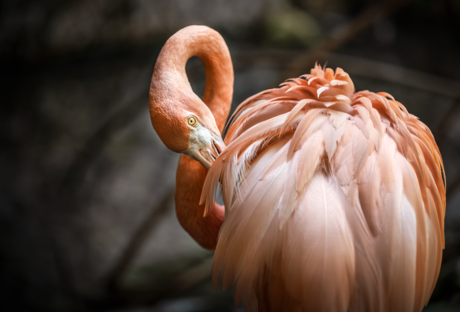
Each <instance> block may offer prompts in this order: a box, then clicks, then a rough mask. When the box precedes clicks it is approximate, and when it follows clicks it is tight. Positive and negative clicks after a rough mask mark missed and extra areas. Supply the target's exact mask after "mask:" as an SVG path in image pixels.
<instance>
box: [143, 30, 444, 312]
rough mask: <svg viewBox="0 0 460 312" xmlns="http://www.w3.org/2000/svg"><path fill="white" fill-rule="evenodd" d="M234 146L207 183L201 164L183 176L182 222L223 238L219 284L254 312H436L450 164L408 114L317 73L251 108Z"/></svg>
mask: <svg viewBox="0 0 460 312" xmlns="http://www.w3.org/2000/svg"><path fill="white" fill-rule="evenodd" d="M195 27H196V26H195ZM195 30H196V29H195ZM188 31H189V32H190V33H192V32H193V29H191V28H188ZM205 66H206V65H205ZM207 79H208V77H207ZM153 83H154V81H153V79H152V84H153ZM221 105H224V104H221ZM211 110H212V109H211ZM218 126H219V127H221V126H222V123H219V125H218ZM219 129H221V128H219ZM225 143H226V145H227V147H226V149H225V150H224V151H223V152H222V153H221V154H220V155H219V156H218V157H217V158H216V159H215V160H213V164H212V166H211V167H210V170H209V172H207V174H206V171H200V173H199V174H198V173H193V172H195V171H196V170H203V169H204V168H203V167H201V169H198V167H199V163H197V162H196V161H195V160H191V159H189V160H186V159H185V158H187V156H182V158H181V161H180V164H179V166H180V168H179V171H178V174H177V178H178V184H177V185H178V192H179V194H181V195H179V198H178V197H177V196H176V211H178V218H179V220H182V221H181V224H183V225H184V224H185V226H184V228H186V230H187V231H189V233H191V235H192V236H193V237H194V238H195V239H196V240H197V241H198V242H200V244H202V245H203V246H204V244H203V243H201V241H202V239H203V237H208V238H209V239H210V236H212V238H213V239H214V240H212V241H209V242H207V243H206V244H207V245H206V246H204V247H206V248H209V249H213V247H215V256H214V261H213V280H214V285H215V286H218V285H223V287H224V288H225V287H227V286H230V287H233V289H234V291H235V300H236V303H237V304H238V305H240V304H242V305H244V306H245V307H246V309H247V310H248V311H254V312H255V311H401V312H405V311H421V310H422V309H423V307H424V305H426V303H427V302H428V300H429V298H430V296H431V293H432V291H433V288H434V286H435V283H436V280H437V276H438V273H439V269H440V265H441V256H442V249H443V247H444V213H445V186H444V182H443V163H442V159H441V155H440V152H439V149H438V147H437V145H436V143H435V141H434V138H433V136H432V134H431V132H430V130H429V129H428V128H427V127H426V126H425V125H424V124H423V123H422V122H421V121H419V120H418V119H417V118H416V117H415V116H413V115H411V114H409V113H408V112H407V110H406V109H405V107H404V106H403V105H402V104H401V103H399V102H397V101H395V100H394V99H393V97H391V96H390V95H389V94H386V93H372V92H369V91H362V92H358V93H355V92H354V85H353V82H352V80H351V79H350V77H349V76H348V74H347V73H345V72H344V71H343V70H342V69H340V68H337V69H336V71H335V72H334V71H333V70H332V69H329V68H327V69H324V70H323V69H322V68H321V67H320V66H316V67H315V68H314V69H312V70H311V73H310V74H308V75H303V76H301V77H300V78H296V79H290V80H288V81H286V82H285V83H284V84H282V85H281V87H280V88H277V89H271V90H267V91H263V92H261V93H259V94H257V95H255V96H253V97H251V98H249V99H247V100H246V101H245V102H243V103H242V104H241V105H240V106H239V107H238V109H237V110H236V112H235V113H234V114H233V116H232V118H231V119H230V122H229V129H228V133H227V136H226V139H225ZM184 157H185V158H184ZM202 163H203V162H202ZM204 165H205V164H204ZM188 166H190V168H192V167H193V170H192V171H190V172H191V173H192V174H190V172H189V173H187V167H188ZM204 170H205V169H204ZM219 181H220V182H221V184H222V193H223V197H224V203H225V219H224V215H223V208H222V207H221V206H218V205H216V204H215V203H214V198H213V197H214V194H215V193H216V190H217V187H218V182H219ZM187 183H190V185H188V184H187ZM197 190H198V191H199V190H202V193H201V202H200V204H199V203H197V202H195V201H196V200H197V198H198V197H199V194H198V192H197ZM190 192H191V194H193V196H192V195H190ZM192 197H193V198H192ZM184 198H187V200H184ZM190 201H192V202H190ZM203 204H205V206H203ZM185 207H187V209H186V208H185ZM203 212H204V214H205V216H204V217H202V216H201V213H203ZM206 220H208V221H206ZM200 222H201V223H200ZM206 222H208V224H206ZM219 228H220V230H219ZM206 229H208V232H206ZM217 232H218V236H217Z"/></svg>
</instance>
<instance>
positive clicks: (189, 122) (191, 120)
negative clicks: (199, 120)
mask: <svg viewBox="0 0 460 312" xmlns="http://www.w3.org/2000/svg"><path fill="white" fill-rule="evenodd" d="M187 122H188V124H189V125H190V126H194V125H196V118H195V117H189V118H187Z"/></svg>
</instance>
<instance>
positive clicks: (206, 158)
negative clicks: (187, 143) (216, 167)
mask: <svg viewBox="0 0 460 312" xmlns="http://www.w3.org/2000/svg"><path fill="white" fill-rule="evenodd" d="M210 133H211V140H207V141H208V144H206V146H203V147H199V148H192V149H189V150H188V151H187V153H186V154H187V155H188V156H190V157H192V158H193V159H195V160H197V161H199V162H200V163H201V164H202V165H203V166H204V167H205V168H206V169H208V170H209V168H211V166H212V164H213V163H214V161H215V160H216V159H217V157H219V155H220V154H222V152H223V151H224V150H225V148H226V146H225V143H224V142H223V141H222V138H221V137H220V135H216V134H214V133H213V132H210Z"/></svg>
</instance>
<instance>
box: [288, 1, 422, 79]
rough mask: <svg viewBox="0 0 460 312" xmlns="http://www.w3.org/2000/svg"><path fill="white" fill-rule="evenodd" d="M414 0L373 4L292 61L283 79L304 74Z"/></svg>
mask: <svg viewBox="0 0 460 312" xmlns="http://www.w3.org/2000/svg"><path fill="white" fill-rule="evenodd" d="M413 1H414V0H389V1H384V2H381V3H378V4H376V5H373V6H371V7H370V8H368V9H367V10H365V11H364V12H362V13H361V14H360V15H359V16H358V17H357V18H356V19H354V20H353V21H352V22H350V23H349V24H348V25H346V26H344V27H342V28H340V29H339V30H338V31H337V32H336V33H334V34H332V35H331V36H330V37H329V38H327V39H325V40H323V41H322V42H320V43H319V44H317V45H316V46H315V47H313V48H312V49H311V50H310V51H309V52H308V53H307V54H305V55H302V56H300V57H298V58H297V59H295V60H294V61H292V62H291V63H290V64H289V65H288V66H287V69H286V70H285V71H284V73H283V74H282V77H281V78H282V80H284V79H287V78H291V77H296V76H299V75H301V74H304V73H305V72H307V71H308V70H309V69H310V68H311V67H312V65H313V64H314V63H315V62H316V61H319V60H322V59H323V58H324V57H325V56H327V53H329V52H332V51H334V50H337V49H338V48H340V47H341V46H343V45H344V44H346V43H347V42H349V41H350V40H351V39H353V38H354V37H356V36H357V35H358V34H359V33H361V32H362V31H363V30H365V29H366V28H368V27H369V26H371V25H372V24H373V23H375V22H377V21H379V20H380V19H382V18H384V17H385V16H387V15H391V14H392V13H394V12H396V11H398V10H400V9H402V8H403V7H404V6H406V5H408V4H409V3H412V2H413Z"/></svg>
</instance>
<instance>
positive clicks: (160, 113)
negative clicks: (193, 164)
mask: <svg viewBox="0 0 460 312" xmlns="http://www.w3.org/2000/svg"><path fill="white" fill-rule="evenodd" d="M154 102H156V101H154ZM174 102H175V103H174V105H164V104H165V103H162V104H163V105H151V109H150V116H151V120H152V125H153V128H154V129H155V131H156V132H157V134H158V136H159V137H160V139H161V140H162V141H163V143H164V144H165V145H166V147H168V148H169V149H170V150H172V151H174V152H177V153H183V154H186V155H188V156H189V157H191V158H193V159H195V160H197V161H199V162H200V163H201V164H202V165H203V166H204V167H205V168H206V169H209V168H210V167H211V165H212V163H213V162H214V161H215V159H216V158H217V156H219V154H220V153H222V152H223V150H224V149H225V144H224V142H223V140H222V137H221V135H220V131H219V128H218V127H217V125H216V121H215V119H214V116H213V115H212V113H211V111H210V110H209V108H208V107H207V106H206V104H204V103H203V101H202V100H201V99H200V98H198V96H196V95H195V94H193V95H189V94H187V95H182V97H181V98H179V99H178V98H176V99H175V100H174ZM171 104H172V103H171Z"/></svg>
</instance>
